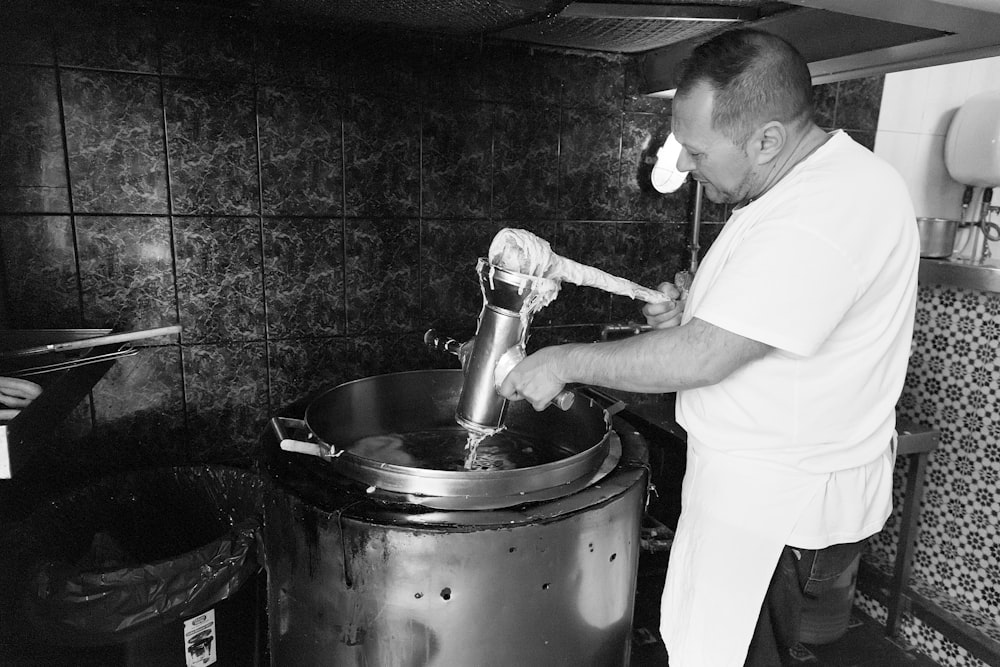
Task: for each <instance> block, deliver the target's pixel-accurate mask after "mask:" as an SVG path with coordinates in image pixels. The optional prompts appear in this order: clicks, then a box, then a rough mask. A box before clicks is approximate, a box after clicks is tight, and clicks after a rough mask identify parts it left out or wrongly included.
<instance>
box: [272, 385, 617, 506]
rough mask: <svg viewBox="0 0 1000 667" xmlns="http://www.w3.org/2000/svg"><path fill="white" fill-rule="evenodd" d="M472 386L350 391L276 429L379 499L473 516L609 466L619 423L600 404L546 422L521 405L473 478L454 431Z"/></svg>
mask: <svg viewBox="0 0 1000 667" xmlns="http://www.w3.org/2000/svg"><path fill="white" fill-rule="evenodd" d="M463 377H464V376H463V373H462V372H461V371H459V370H432V371H413V372H409V373H392V374H388V375H378V376H374V377H370V378H364V379H361V380H356V381H354V382H348V383H345V384H342V385H339V386H336V387H333V388H332V389H329V390H327V391H325V392H323V393H322V394H320V395H319V396H318V397H316V398H315V399H314V400H313V401H312V402H311V403H310V404H309V406H308V407H307V408H306V412H305V417H304V419H301V420H299V419H289V418H275V419H274V420H272V426H273V428H274V429H275V432H276V434H277V435H278V437H279V438H280V439H281V442H282V445H283V446H284V447H285V448H286V449H291V450H296V449H298V450H299V451H311V452H313V453H319V454H321V455H322V456H321V458H322V459H323V461H324V462H323V463H322V464H321V465H325V466H329V467H330V468H332V469H333V470H334V471H336V472H337V473H338V474H339V475H342V476H344V477H347V478H349V479H351V480H354V481H356V482H359V483H362V484H364V485H365V486H366V487H372V491H376V490H377V491H379V492H383V493H384V492H390V493H401V494H415V495H420V496H427V497H431V498H440V497H452V498H462V499H463V503H464V504H463V506H464V507H476V506H477V502H480V503H485V506H496V505H497V504H503V503H504V502H505V501H504V500H503V499H504V498H509V499H510V502H509V503H508V504H510V503H513V502H520V501H521V500H522V499H523V496H524V494H526V493H531V492H535V491H540V490H544V489H550V488H553V487H558V486H560V485H564V484H571V483H574V482H579V481H582V480H586V479H588V478H589V477H590V476H591V475H592V474H593V473H594V472H595V471H596V470H598V469H599V467H600V466H601V465H602V463H604V462H605V460H606V458H607V455H608V452H609V439H608V434H609V433H610V431H611V423H610V418H609V416H608V414H607V413H606V412H605V410H604V409H603V408H602V407H601V406H600V405H598V404H597V403H595V401H594V400H592V399H581V400H580V401H574V405H572V406H571V407H570V408H569V409H568V410H566V411H563V410H559V409H557V408H555V407H550V408H548V409H546V410H544V411H542V412H535V410H534V409H532V407H531V406H530V405H528V404H527V402H524V401H521V402H518V403H513V404H511V406H510V407H509V408H508V414H507V417H506V422H505V423H506V429H505V430H503V431H501V432H500V433H497V434H496V435H492V436H489V437H487V438H485V439H484V440H483V441H482V442H481V443H480V444H479V445H478V455H477V456H476V462H477V465H476V466H475V468H473V469H471V470H466V469H464V468H463V464H464V463H465V459H466V445H467V442H468V433H467V432H466V430H465V429H463V428H462V427H461V426H460V425H459V424H458V423H456V421H455V406H456V405H457V403H458V400H459V396H460V394H461V392H462V382H463ZM289 429H292V430H298V431H299V432H301V433H304V434H305V438H306V440H305V441H297V440H294V439H292V438H291V437H290V436H289V434H288V431H289ZM317 465H320V464H317ZM498 499H499V500H498ZM453 505H454V503H450V504H449V506H453ZM479 506H483V505H479Z"/></svg>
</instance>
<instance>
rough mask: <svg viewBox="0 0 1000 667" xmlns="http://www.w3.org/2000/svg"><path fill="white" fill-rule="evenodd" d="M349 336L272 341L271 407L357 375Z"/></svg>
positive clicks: (269, 346) (314, 392) (270, 364)
mask: <svg viewBox="0 0 1000 667" xmlns="http://www.w3.org/2000/svg"><path fill="white" fill-rule="evenodd" d="M348 340H349V339H345V338H290V339H285V340H276V341H272V342H270V343H269V344H268V348H267V349H268V356H269V366H270V374H269V379H270V381H269V383H268V384H269V387H270V388H269V391H270V398H271V410H272V411H273V412H277V411H279V410H280V409H281V408H283V407H286V406H288V405H290V404H291V403H294V402H295V401H298V400H299V399H302V398H305V397H307V396H310V395H313V394H316V393H318V392H319V391H321V390H323V389H326V388H329V387H335V386H337V385H339V384H341V383H343V382H347V381H348V380H352V379H355V378H354V377H352V376H351V374H350V372H349V371H348V370H347V364H348V358H349V356H350V355H348V354H347V348H348V345H349V343H348Z"/></svg>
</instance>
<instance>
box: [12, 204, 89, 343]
mask: <svg viewBox="0 0 1000 667" xmlns="http://www.w3.org/2000/svg"><path fill="white" fill-rule="evenodd" d="M0 252H2V253H3V275H4V276H5V286H6V308H7V318H8V322H7V325H8V326H9V327H10V328H12V329H72V328H76V327H79V326H80V293H79V287H78V285H77V273H76V258H75V256H74V252H73V226H72V224H71V223H70V219H69V218H68V217H65V216H17V217H0Z"/></svg>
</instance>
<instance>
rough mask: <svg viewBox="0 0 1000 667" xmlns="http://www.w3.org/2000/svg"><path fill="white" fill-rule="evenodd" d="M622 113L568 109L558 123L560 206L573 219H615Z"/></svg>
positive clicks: (564, 213) (618, 216) (618, 213)
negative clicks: (559, 133)
mask: <svg viewBox="0 0 1000 667" xmlns="http://www.w3.org/2000/svg"><path fill="white" fill-rule="evenodd" d="M621 131H622V115H621V113H618V112H610V113H593V112H586V111H578V110H575V109H567V110H564V111H563V116H562V123H561V130H560V132H561V135H562V136H561V140H560V157H559V209H560V211H561V217H564V218H569V219H575V220H617V219H619V218H620V217H621V215H622V212H621V210H620V208H619V199H618V172H619V163H620V158H621Z"/></svg>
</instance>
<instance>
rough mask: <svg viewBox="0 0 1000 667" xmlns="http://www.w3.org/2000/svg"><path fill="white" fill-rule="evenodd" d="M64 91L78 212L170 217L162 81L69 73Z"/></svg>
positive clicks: (132, 76) (74, 192) (63, 77)
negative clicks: (161, 99) (164, 214)
mask: <svg viewBox="0 0 1000 667" xmlns="http://www.w3.org/2000/svg"><path fill="white" fill-rule="evenodd" d="M62 89H63V107H64V112H65V115H66V144H67V147H68V150H69V168H70V175H71V178H70V180H71V182H72V188H73V206H74V209H75V210H76V211H77V212H89V213H166V212H167V180H166V161H165V159H164V154H163V110H162V107H161V106H160V86H159V82H158V81H157V80H156V79H155V78H154V77H148V76H136V75H130V74H109V73H103V72H91V71H82V70H69V71H64V72H63V74H62Z"/></svg>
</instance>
